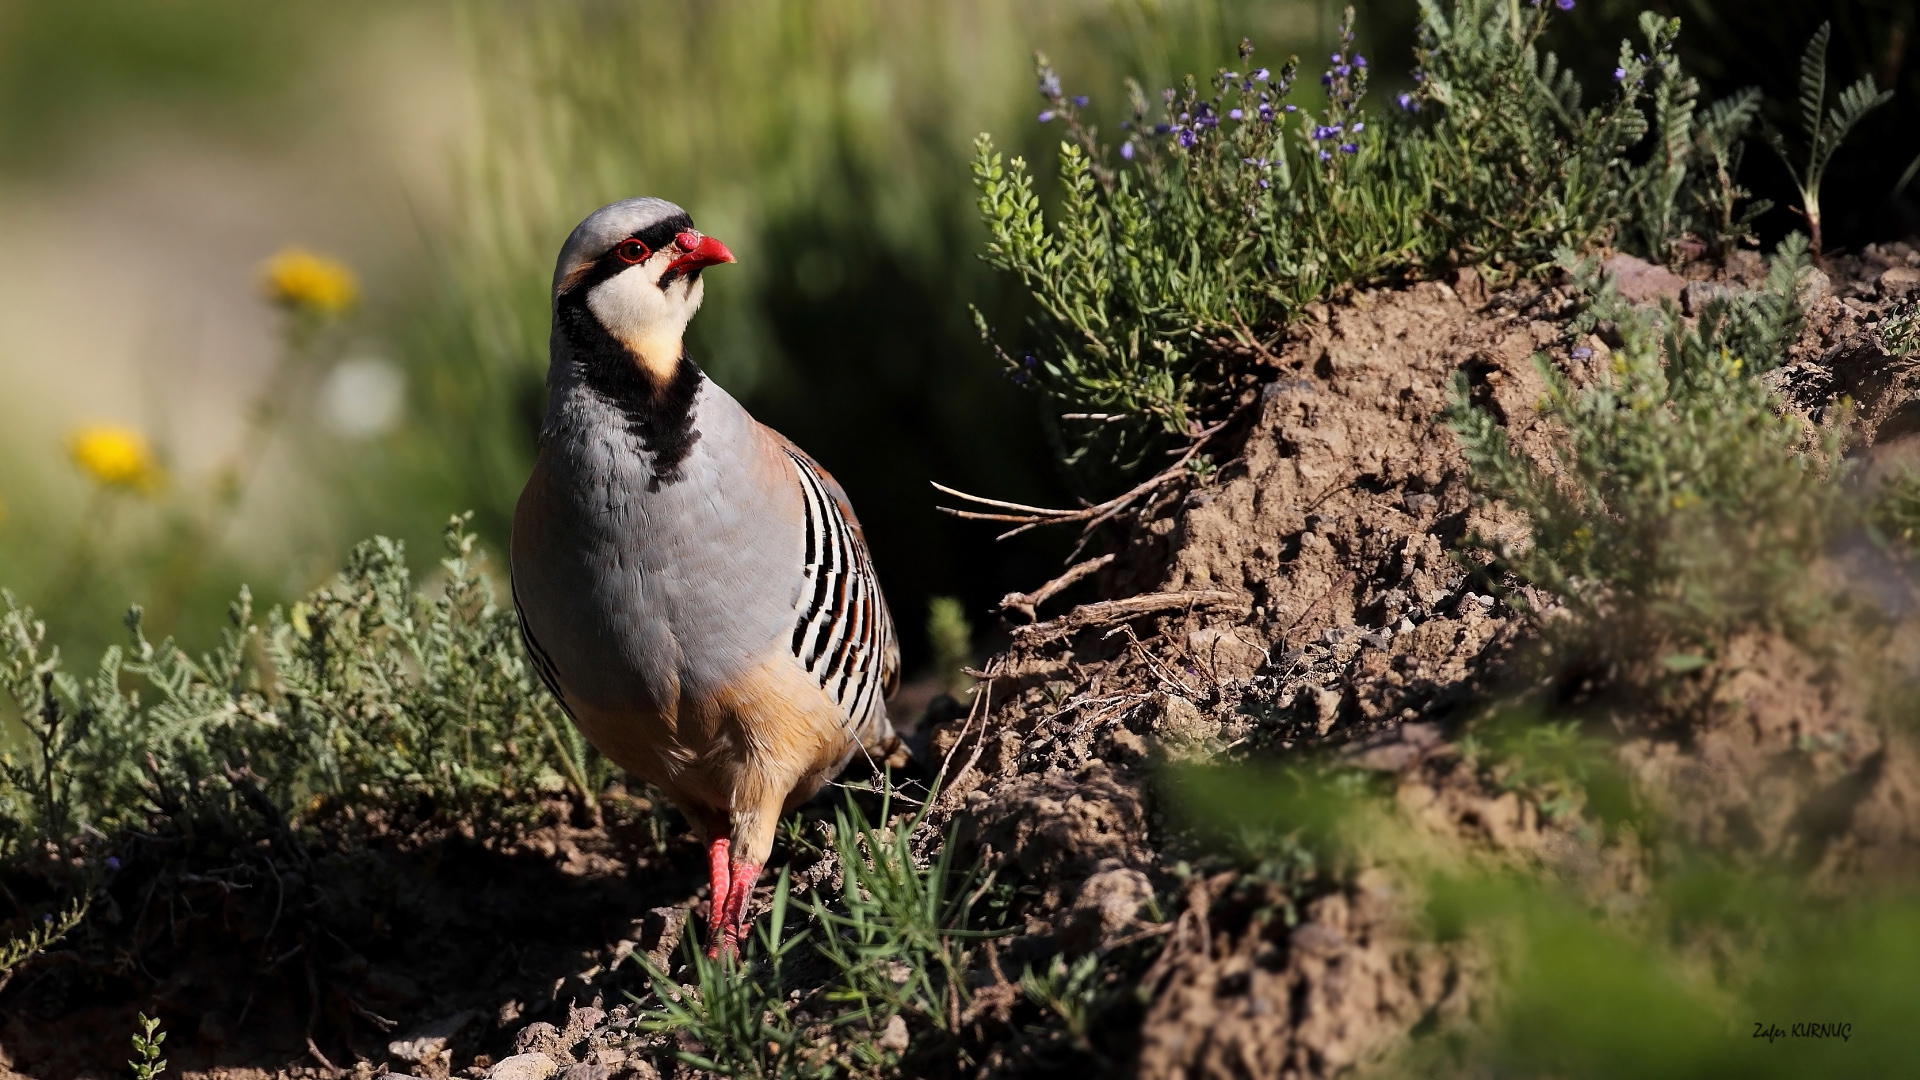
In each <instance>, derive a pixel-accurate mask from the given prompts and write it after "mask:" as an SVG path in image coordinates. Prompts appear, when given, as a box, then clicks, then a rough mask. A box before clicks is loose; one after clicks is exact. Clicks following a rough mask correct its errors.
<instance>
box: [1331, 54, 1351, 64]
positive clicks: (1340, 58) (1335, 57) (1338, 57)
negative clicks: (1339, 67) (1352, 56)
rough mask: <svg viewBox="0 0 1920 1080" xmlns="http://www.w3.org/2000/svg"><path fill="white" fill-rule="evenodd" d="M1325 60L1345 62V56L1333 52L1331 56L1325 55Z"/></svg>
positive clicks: (1337, 62) (1336, 62)
mask: <svg viewBox="0 0 1920 1080" xmlns="http://www.w3.org/2000/svg"><path fill="white" fill-rule="evenodd" d="M1327 60H1328V61H1329V62H1330V63H1335V64H1344V63H1346V61H1347V58H1346V57H1344V56H1341V55H1340V54H1339V53H1334V54H1333V55H1332V56H1329V57H1327Z"/></svg>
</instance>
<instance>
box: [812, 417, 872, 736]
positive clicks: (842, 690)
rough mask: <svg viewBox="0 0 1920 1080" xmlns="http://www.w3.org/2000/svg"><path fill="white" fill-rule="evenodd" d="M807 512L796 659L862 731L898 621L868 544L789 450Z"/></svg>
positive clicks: (819, 480)
mask: <svg viewBox="0 0 1920 1080" xmlns="http://www.w3.org/2000/svg"><path fill="white" fill-rule="evenodd" d="M787 456H788V457H789V458H791V459H792V460H793V468H794V472H795V473H796V474H797V475H798V476H799V479H800V494H801V501H802V503H803V504H804V506H805V510H806V542H805V553H804V554H805V559H804V566H805V580H806V584H805V585H804V586H803V587H802V590H801V595H800V617H799V619H798V621H797V622H796V623H795V624H794V627H793V655H794V656H795V657H797V658H798V659H799V660H800V663H801V665H802V666H804V667H805V668H806V669H807V673H808V674H810V675H812V676H813V677H814V679H815V680H816V681H817V682H818V683H819V684H820V688H821V689H823V690H825V691H826V692H827V695H828V696H829V697H831V698H832V699H833V701H834V703H835V704H837V705H839V706H840V708H841V709H842V710H843V711H844V712H845V713H846V716H847V719H848V721H849V722H850V723H851V724H852V725H853V726H854V727H855V728H856V729H858V728H861V727H864V725H865V724H866V722H867V720H868V719H869V717H870V716H872V715H873V714H874V712H875V710H876V708H877V706H878V705H879V703H880V700H881V699H882V698H883V697H884V695H885V694H886V691H887V686H886V683H887V681H888V679H889V677H890V675H891V674H892V673H891V672H888V671H886V670H884V669H885V668H886V666H887V657H888V656H889V654H891V653H892V652H893V648H894V643H893V617H892V616H891V615H890V614H888V612H887V602H886V599H885V598H884V597H882V596H881V595H880V582H879V579H878V577H876V576H875V574H874V572H873V560H872V559H871V558H870V557H869V556H868V554H867V545H866V544H865V543H864V542H863V541H862V540H861V539H860V537H859V536H857V535H855V533H854V531H853V528H852V526H851V525H850V524H849V523H848V521H847V518H846V515H845V514H844V513H842V512H841V510H840V504H839V502H838V501H836V500H835V499H834V497H833V495H832V493H831V492H829V491H828V489H827V485H826V482H825V481H824V480H823V479H822V478H821V476H820V474H819V472H817V471H816V470H815V469H814V466H813V464H812V463H811V462H809V461H807V460H806V459H805V458H803V457H801V456H799V455H797V454H794V453H792V452H788V454H787Z"/></svg>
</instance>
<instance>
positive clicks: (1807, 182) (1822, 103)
mask: <svg viewBox="0 0 1920 1080" xmlns="http://www.w3.org/2000/svg"><path fill="white" fill-rule="evenodd" d="M1832 38H1833V24H1832V23H1830V22H1823V23H1821V24H1820V29H1818V30H1816V31H1814V32H1813V38H1812V39H1811V40H1810V41H1808V42H1807V51H1806V53H1805V54H1803V55H1802V56H1801V58H1800V102H1799V104H1800V117H1799V119H1800V131H1801V134H1802V135H1804V136H1805V137H1806V140H1807V145H1806V157H1805V160H1804V161H1802V162H1798V163H1796V162H1795V160H1794V157H1793V155H1792V153H1790V152H1789V150H1788V147H1787V140H1786V137H1785V136H1784V135H1782V134H1781V132H1780V130H1779V129H1778V128H1776V127H1774V126H1773V125H1772V124H1768V125H1766V128H1765V130H1766V135H1767V145H1769V146H1771V147H1773V152H1774V153H1776V154H1778V155H1780V161H1781V163H1782V164H1784V165H1786V167H1787V171H1788V172H1790V173H1792V174H1793V183H1794V186H1795V187H1796V188H1798V189H1799V191H1800V212H1801V214H1802V215H1804V216H1805V217H1806V219H1807V231H1808V232H1810V233H1812V234H1813V257H1814V258H1815V259H1818V258H1820V255H1821V248H1820V182H1821V180H1822V179H1824V178H1825V177H1826V173H1827V165H1828V164H1829V163H1830V162H1831V161H1832V160H1833V154H1834V151H1836V150H1838V149H1840V144H1841V143H1843V142H1845V141H1846V139H1847V134H1848V133H1849V132H1851V131H1852V130H1853V128H1854V125H1856V124H1858V123H1859V122H1860V121H1861V119H1862V118H1864V117H1865V116H1866V115H1867V114H1868V113H1870V112H1872V111H1873V110H1875V109H1877V108H1879V107H1880V106H1882V105H1884V104H1886V103H1887V102H1889V101H1892V100H1893V92H1892V91H1890V90H1880V89H1877V88H1876V87H1875V85H1874V82H1873V76H1872V75H1862V76H1860V79H1859V81H1857V82H1855V83H1854V84H1853V85H1852V86H1849V87H1847V88H1846V89H1845V90H1842V91H1841V92H1840V96H1839V98H1838V99H1836V100H1835V102H1834V106H1833V107H1832V108H1831V109H1829V108H1828V107H1827V42H1828V41H1830V40H1832Z"/></svg>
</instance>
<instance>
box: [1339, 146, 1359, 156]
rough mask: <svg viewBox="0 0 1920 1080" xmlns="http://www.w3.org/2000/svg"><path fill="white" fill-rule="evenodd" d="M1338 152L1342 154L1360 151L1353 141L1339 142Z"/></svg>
mask: <svg viewBox="0 0 1920 1080" xmlns="http://www.w3.org/2000/svg"><path fill="white" fill-rule="evenodd" d="M1340 152H1341V153H1343V154H1357V153H1359V152H1360V147H1359V146H1358V145H1357V144H1355V143H1341V144H1340Z"/></svg>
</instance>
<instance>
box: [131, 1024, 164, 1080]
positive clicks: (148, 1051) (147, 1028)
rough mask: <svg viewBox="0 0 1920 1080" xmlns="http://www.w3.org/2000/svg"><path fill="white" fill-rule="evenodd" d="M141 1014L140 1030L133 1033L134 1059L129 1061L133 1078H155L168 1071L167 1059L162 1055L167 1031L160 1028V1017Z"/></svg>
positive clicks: (135, 1079)
mask: <svg viewBox="0 0 1920 1080" xmlns="http://www.w3.org/2000/svg"><path fill="white" fill-rule="evenodd" d="M139 1015H140V1021H139V1023H140V1030H139V1031H136V1032H134V1033H133V1054H134V1059H133V1060H132V1061H129V1062H127V1067H128V1068H130V1069H132V1070H133V1080H154V1078H155V1077H157V1076H159V1075H160V1074H161V1073H163V1072H166V1071H167V1059H166V1058H163V1057H161V1056H160V1044H161V1043H164V1042H166V1041H167V1033H166V1032H164V1031H161V1030H160V1018H159V1017H157V1016H148V1015H147V1014H146V1013H141V1014H139Z"/></svg>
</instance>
